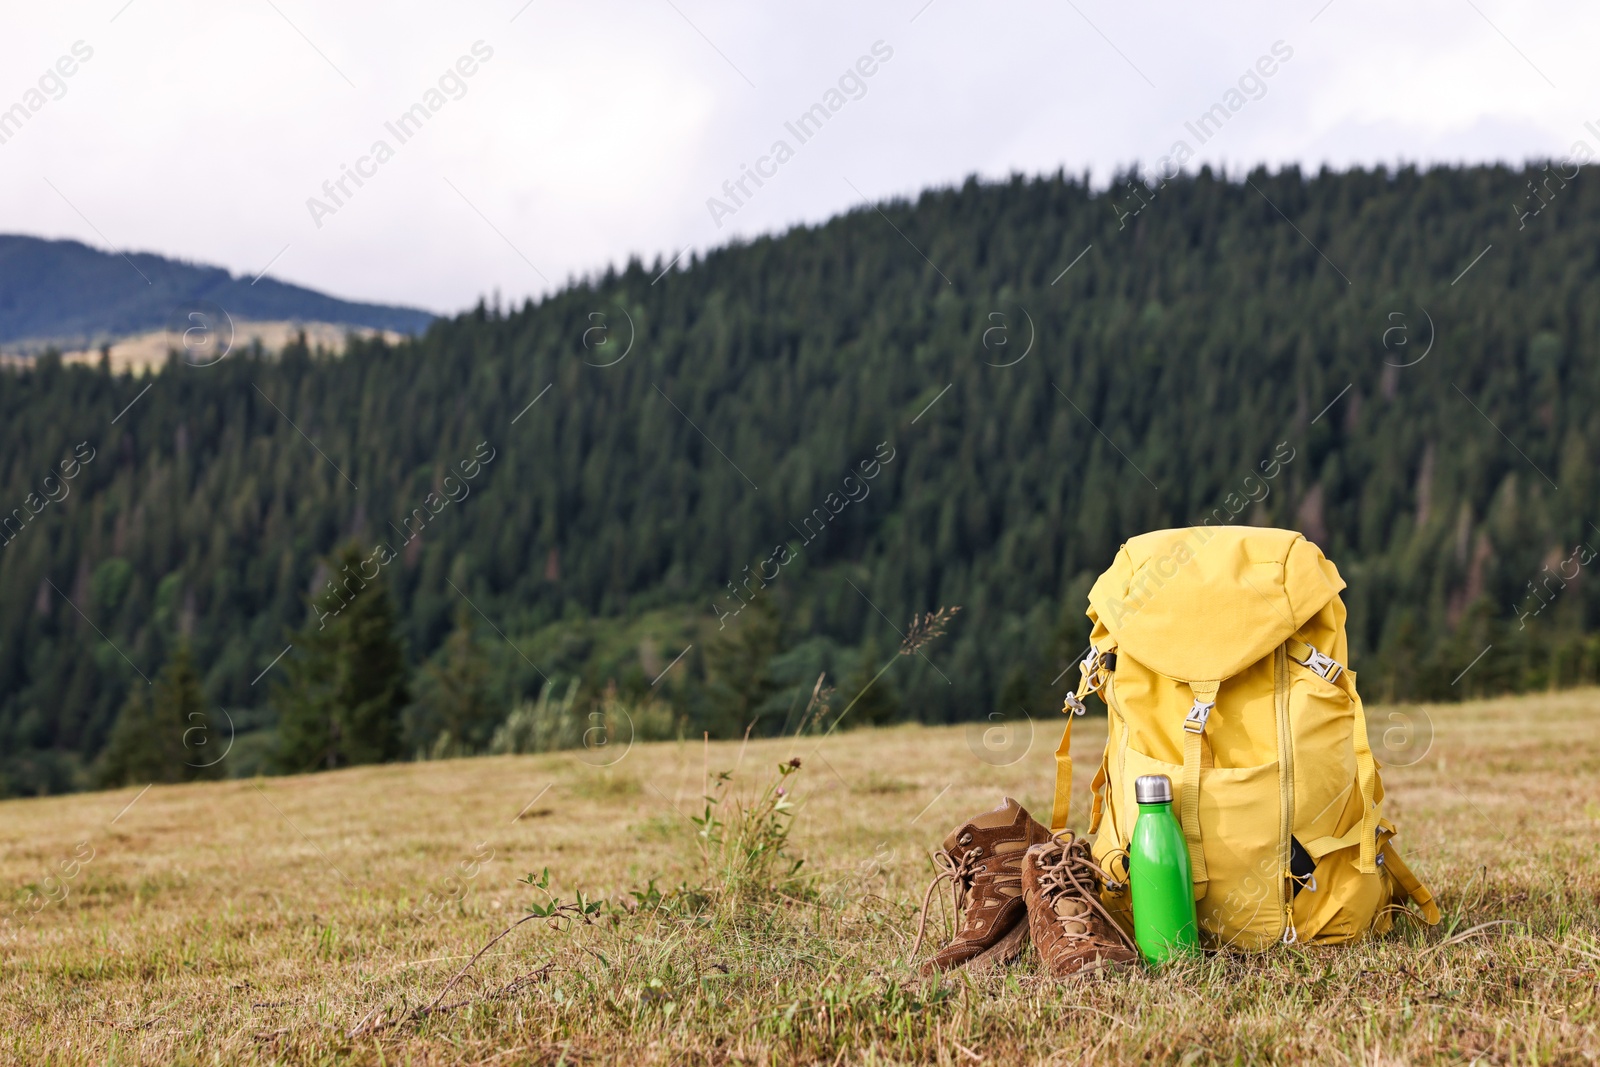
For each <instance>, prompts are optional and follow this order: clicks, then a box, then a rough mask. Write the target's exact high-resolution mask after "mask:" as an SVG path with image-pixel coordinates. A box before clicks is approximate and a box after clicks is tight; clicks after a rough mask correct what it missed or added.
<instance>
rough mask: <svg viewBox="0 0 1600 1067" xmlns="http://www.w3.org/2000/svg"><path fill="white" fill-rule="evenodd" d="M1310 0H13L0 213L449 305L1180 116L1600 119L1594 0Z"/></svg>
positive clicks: (1216, 152) (146, 247)
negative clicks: (410, 113) (1185, 0)
mask: <svg viewBox="0 0 1600 1067" xmlns="http://www.w3.org/2000/svg"><path fill="white" fill-rule="evenodd" d="M1324 4H1325V0H1310V2H1300V0H1289V2H1286V3H1265V2H1262V3H1221V2H1219V3H1210V4H1168V5H1159V4H1156V5H1152V4H1125V3H1114V2H1112V0H1059V2H1055V3H1045V2H1031V0H1022V2H1006V3H993V2H991V3H975V2H971V0H932V2H931V3H926V2H925V0H890V2H881V3H878V2H872V3H861V2H859V0H857V2H855V3H836V2H832V0H828V2H817V0H812V2H808V3H805V4H791V5H785V6H783V7H781V8H780V7H779V6H778V5H753V4H740V5H734V4H730V3H721V4H716V3H711V2H709V0H632V2H616V0H585V2H583V3H581V4H580V3H566V4H558V3H554V2H552V0H532V2H531V3H529V2H526V0H464V2H457V3H451V4H446V3H432V4H424V3H411V2H390V3H383V4H380V3H376V2H372V0H340V2H339V3H337V4H330V3H313V2H311V0H227V2H225V3H217V2H215V0H210V2H200V0H132V2H131V3H125V0H95V2H93V3H74V2H63V3H50V4H28V5H27V6H26V8H24V7H23V5H22V4H21V2H20V0H8V2H7V4H6V9H5V12H4V14H3V15H0V28H3V30H4V32H3V33H0V113H3V112H4V110H5V109H11V108H13V105H21V108H22V111H21V112H18V111H15V110H13V111H12V112H11V115H12V118H11V125H10V126H7V125H5V123H4V116H3V114H0V134H6V135H9V136H8V139H7V140H5V142H4V143H0V232H21V233H29V234H36V235H40V236H46V237H74V238H78V239H80V240H83V241H85V242H87V243H88V244H91V245H94V246H96V247H100V248H106V249H111V248H117V249H136V250H141V251H152V252H160V253H163V254H166V255H171V256H177V257H181V258H184V259H189V260H194V261H199V262H204V263H214V264H219V265H222V266H225V267H227V268H229V269H231V270H232V271H234V272H235V273H242V274H245V275H248V276H254V275H255V274H256V273H257V272H259V271H261V270H262V269H263V268H264V267H267V266H268V264H269V263H270V264H271V266H270V274H271V275H272V276H274V277H277V278H280V279H282V280H285V281H290V282H296V283H299V284H303V285H309V286H312V287H315V288H318V289H322V290H325V291H327V292H330V293H332V294H334V295H337V296H342V297H347V298H358V299H365V300H377V301H386V302H396V303H407V304H413V305H417V306H421V307H425V308H428V309H430V310H433V311H439V312H448V311H453V310H456V309H459V308H462V307H465V306H467V305H469V304H470V303H472V302H473V301H475V300H476V299H477V298H478V296H479V295H480V294H486V293H491V292H493V291H494V290H496V289H499V290H500V291H501V292H502V293H503V294H504V295H505V296H506V297H507V298H508V299H520V298H521V297H523V296H526V295H537V294H539V293H543V292H548V291H549V290H550V289H551V288H553V287H556V286H559V285H561V284H563V283H564V282H565V281H566V279H568V278H569V277H572V276H574V275H581V274H584V273H587V272H591V271H593V270H596V269H599V268H603V267H604V266H605V265H606V264H608V263H617V262H621V261H622V260H625V259H626V258H627V257H628V256H629V255H632V254H638V255H641V256H642V257H644V258H645V259H646V260H647V261H653V260H654V259H655V258H656V257H657V256H658V255H659V256H662V257H663V259H664V260H670V259H671V258H672V257H674V256H676V255H677V254H678V253H679V252H680V251H681V250H683V249H685V248H686V247H692V248H704V247H707V246H710V245H715V244H719V243H722V242H725V241H727V240H728V239H729V238H730V237H734V236H747V235H752V234H758V233H763V232H771V231H775V230H782V229H784V228H786V227H788V226H791V225H793V224H795V223H798V222H813V221H819V220H822V219H825V218H827V217H828V216H830V215H832V214H835V213H837V212H839V211H842V210H846V209H848V208H850V207H851V206H853V205H855V204H859V203H860V202H861V201H862V199H863V198H868V199H878V198H884V197H889V196H897V195H911V194H914V193H915V192H916V191H918V190H920V189H923V188H926V187H928V186H933V185H943V184H950V183H955V182H959V181H960V180H962V179H963V178H964V177H966V176H967V175H969V174H973V173H977V174H979V175H984V176H988V177H1001V176H1004V175H1006V174H1008V173H1010V172H1013V171H1021V172H1023V173H1028V174H1034V173H1040V172H1046V171H1054V170H1056V169H1057V168H1058V167H1065V168H1066V169H1067V170H1068V171H1069V172H1072V173H1082V172H1084V171H1089V172H1090V173H1092V174H1093V176H1094V178H1095V180H1096V181H1097V182H1098V183H1102V184H1103V183H1104V182H1105V181H1106V180H1107V178H1108V177H1109V176H1110V174H1111V173H1112V172H1113V171H1114V170H1116V169H1119V168H1121V167H1124V166H1126V165H1128V164H1131V163H1134V162H1140V163H1142V164H1144V165H1145V166H1146V167H1147V168H1153V167H1155V166H1156V165H1157V163H1158V161H1159V160H1160V159H1161V157H1163V156H1166V155H1168V154H1169V153H1170V152H1171V151H1172V150H1173V148H1174V146H1175V144H1176V143H1177V142H1179V141H1182V142H1184V143H1185V144H1186V145H1187V146H1188V148H1189V149H1190V150H1192V151H1193V152H1194V156H1193V158H1192V159H1191V160H1189V162H1188V164H1187V165H1188V168H1189V169H1191V170H1192V169H1195V168H1196V167H1197V166H1198V164H1199V163H1201V162H1210V163H1212V164H1214V165H1215V164H1222V165H1225V166H1226V167H1227V168H1228V170H1229V171H1230V172H1233V173H1237V172H1238V171H1241V170H1243V169H1246V168H1248V167H1249V166H1252V165H1254V164H1256V163H1262V162H1264V163H1268V164H1270V165H1274V166H1276V165H1280V164H1283V163H1288V162H1296V161H1298V162H1300V163H1302V164H1305V165H1309V166H1312V167H1315V166H1318V165H1321V164H1322V163H1325V162H1326V163H1330V164H1333V165H1335V166H1347V165H1349V164H1352V163H1362V164H1373V163H1380V162H1385V163H1391V164H1392V163H1394V162H1396V161H1407V162H1420V163H1428V162H1435V161H1445V162H1459V161H1484V160H1509V161H1516V162H1520V161H1522V160H1525V159H1528V158H1531V157H1544V156H1556V157H1560V156H1563V155H1565V154H1566V153H1567V151H1568V150H1569V149H1570V147H1571V146H1572V144H1573V142H1574V141H1576V140H1578V139H1580V138H1582V139H1586V140H1588V141H1589V143H1590V144H1591V145H1592V146H1595V147H1596V148H1600V136H1597V135H1596V134H1595V133H1591V132H1589V131H1586V130H1585V129H1584V124H1585V122H1591V121H1592V122H1595V123H1596V127H1597V129H1600V64H1596V63H1595V62H1594V60H1593V56H1592V54H1591V53H1592V48H1593V45H1594V42H1595V41H1596V40H1597V30H1600V8H1597V7H1596V6H1595V5H1592V4H1588V5H1585V4H1577V3H1561V4H1554V5H1535V4H1528V3H1515V2H1513V0H1420V2H1408V3H1405V4H1398V3H1393V2H1391V0H1385V2H1383V3H1372V2H1362V0H1333V2H1332V3H1331V4H1326V6H1324ZM1275 45H1276V54H1275V52H1274V46H1275ZM75 47H76V50H77V55H76V57H75V56H74V48H75ZM475 47H476V53H475V52H474V49H475ZM875 49H876V54H875ZM86 53H90V54H89V55H88V58H86V59H84V58H82V57H83V56H84V55H85V54H86ZM63 57H66V59H65V61H63ZM463 57H465V58H463ZM864 57H865V58H864ZM63 70H71V71H72V73H71V74H70V76H64V75H63V74H61V73H60V71H63ZM463 71H471V73H470V74H466V73H463ZM865 71H870V74H868V73H863V72H865ZM1266 71H1270V74H1268V73H1265V72H1266ZM441 79H442V84H441ZM1241 79H1243V80H1244V83H1243V85H1242V86H1241ZM430 90H432V91H433V92H431V93H430ZM1230 90H1234V91H1235V93H1234V94H1233V95H1230ZM419 104H420V105H421V109H420V110H419V111H418V112H417V114H418V115H421V114H424V113H425V114H426V119H425V120H424V119H422V118H414V119H413V120H412V124H413V127H415V126H420V129H415V128H410V127H408V128H405V129H401V128H400V127H398V126H396V129H397V130H399V132H400V133H401V134H402V135H404V137H405V139H404V140H402V139H401V137H400V136H397V135H396V132H395V131H394V130H391V129H389V128H388V126H386V124H396V123H397V121H398V119H399V118H400V116H401V115H403V114H405V113H406V112H407V110H408V109H410V108H411V107H412V106H413V105H419ZM819 104H820V105H821V106H822V108H823V109H824V110H825V111H826V113H827V118H826V121H825V122H824V121H822V120H820V119H813V122H814V123H815V124H817V125H820V127H821V128H820V129H814V128H811V127H805V128H802V127H799V126H798V125H797V120H798V119H799V117H800V116H801V115H802V114H804V113H805V112H807V110H808V109H810V108H811V107H812V106H813V105H819ZM1219 104H1220V105H1222V108H1223V111H1224V112H1226V114H1227V118H1226V121H1225V122H1222V121H1220V120H1216V119H1214V120H1213V122H1214V124H1220V126H1221V128H1220V129H1215V128H1208V129H1205V130H1201V131H1200V132H1202V133H1205V134H1207V139H1206V140H1205V141H1204V143H1202V142H1201V140H1200V138H1199V137H1198V136H1196V133H1195V132H1194V131H1192V130H1191V129H1190V128H1189V127H1188V126H1186V123H1188V124H1194V123H1195V122H1196V121H1197V120H1198V118H1199V117H1200V116H1201V115H1202V114H1203V113H1205V112H1207V110H1208V109H1210V108H1212V106H1213V105H1219ZM24 113H25V115H26V117H25V118H24V117H20V116H21V115H23V114H24ZM786 123H788V124H794V125H795V126H796V129H795V130H791V129H789V128H788V126H786V125H785V124H786ZM1196 129H1199V128H1198V127H1196ZM797 130H798V132H799V133H800V134H804V135H806V139H805V140H804V141H803V142H802V140H801V137H800V136H798V135H797V133H796V131H797ZM780 141H781V142H784V144H785V145H786V146H787V148H788V150H789V153H790V154H785V153H784V152H782V151H781V150H780V151H778V152H777V154H776V155H774V149H775V148H776V145H777V143H778V142H780ZM378 142H383V144H384V145H385V146H386V148H387V152H385V151H384V150H383V149H379V148H378ZM374 153H376V154H374ZM780 158H781V162H780V161H779V160H780ZM380 159H381V161H380ZM347 167H348V168H352V169H355V168H359V169H360V170H361V171H363V172H365V174H366V175H367V176H366V177H364V178H362V184H361V185H359V186H358V185H356V184H355V182H354V179H351V178H349V177H346V176H345V175H346V170H345V168H347ZM746 167H750V168H757V167H759V168H760V170H762V171H763V172H765V174H766V175H767V177H765V178H763V179H762V182H763V184H761V185H760V186H757V185H756V184H755V183H754V182H753V181H752V180H751V179H750V178H748V177H746V178H745V184H744V191H743V192H740V191H739V190H738V188H737V186H734V193H735V194H737V200H735V199H734V198H733V197H732V196H730V195H729V194H728V193H725V192H724V190H723V183H724V182H736V181H737V180H738V179H739V178H740V177H741V176H743V175H744V174H745V173H746V172H745V169H744V168H746ZM341 177H343V178H344V190H343V191H342V192H341V191H340V189H339V187H338V185H337V184H335V183H337V182H338V180H339V179H340V178H341ZM325 182H326V183H329V185H330V188H331V189H332V192H333V194H334V195H330V194H329V193H328V192H326V191H325V190H324V183H325ZM713 197H715V198H716V199H718V200H720V201H721V202H722V204H723V205H724V207H723V208H719V207H717V205H715V204H711V205H708V200H709V199H710V198H713ZM312 198H315V199H316V200H317V201H319V202H320V203H321V205H322V206H321V207H318V206H317V205H316V204H314V203H308V201H310V200H311V199H312ZM724 208H725V209H726V210H725V209H724ZM1507 210H1508V211H1509V210H1511V208H1510V206H1509V205H1508V206H1507Z"/></svg>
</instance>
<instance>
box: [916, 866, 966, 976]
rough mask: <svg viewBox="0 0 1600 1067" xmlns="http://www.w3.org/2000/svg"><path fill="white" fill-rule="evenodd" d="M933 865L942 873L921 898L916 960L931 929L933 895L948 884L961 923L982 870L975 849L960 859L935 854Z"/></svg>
mask: <svg viewBox="0 0 1600 1067" xmlns="http://www.w3.org/2000/svg"><path fill="white" fill-rule="evenodd" d="M933 863H934V866H936V867H938V868H939V873H938V874H936V875H934V876H933V881H931V882H929V883H928V891H927V892H926V893H924V894H922V915H921V917H920V918H919V919H918V920H917V939H916V940H915V941H914V942H912V945H911V955H912V956H913V957H915V956H916V954H917V950H918V949H919V948H921V947H922V935H923V933H924V932H925V931H926V930H927V927H928V905H929V904H930V903H931V902H932V901H933V891H934V890H935V889H938V888H939V883H940V882H944V881H949V883H950V888H951V892H952V897H953V903H954V905H955V914H956V919H957V922H958V923H959V922H960V918H961V916H962V915H964V914H966V907H967V898H968V897H969V896H970V895H971V893H972V883H973V880H974V879H976V878H977V876H978V872H979V871H980V870H981V869H982V866H981V865H980V864H979V863H978V852H977V850H976V849H972V850H968V851H964V852H962V853H961V854H960V855H955V854H952V853H950V852H946V851H945V850H944V849H940V850H939V851H937V852H935V853H934V854H933ZM958 929H959V927H958Z"/></svg>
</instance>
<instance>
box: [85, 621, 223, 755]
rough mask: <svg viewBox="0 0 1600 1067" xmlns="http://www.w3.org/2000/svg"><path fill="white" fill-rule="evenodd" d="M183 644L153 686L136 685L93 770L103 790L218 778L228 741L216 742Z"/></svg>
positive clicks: (191, 664) (186, 646) (215, 725)
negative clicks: (125, 786) (150, 783)
mask: <svg viewBox="0 0 1600 1067" xmlns="http://www.w3.org/2000/svg"><path fill="white" fill-rule="evenodd" d="M218 725H219V724H217V723H216V722H215V721H214V719H213V717H212V716H211V715H210V713H209V711H208V709H207V706H206V701H205V694H204V692H202V690H201V688H200V676H199V675H198V674H197V673H195V669H194V662H193V657H192V656H191V654H190V652H189V646H188V644H187V643H185V644H180V645H179V646H178V649H177V651H176V652H175V653H174V654H173V656H172V659H170V660H169V661H167V664H166V666H165V667H163V668H162V670H161V673H160V674H158V675H157V676H156V680H155V682H154V684H148V683H144V682H135V683H133V685H132V686H131V687H130V688H129V691H128V698H127V700H126V701H124V703H123V705H122V711H121V712H120V713H119V714H118V716H117V722H116V725H115V726H114V727H113V728H112V731H111V739H110V741H109V742H108V743H107V744H106V748H105V751H104V753H103V754H102V756H101V759H100V763H99V766H98V768H97V773H96V778H97V779H98V780H99V782H100V784H101V785H105V786H120V785H138V784H142V783H145V782H187V781H193V780H195V779H197V778H217V777H220V776H221V774H222V757H221V756H220V755H219V753H218V751H217V750H218V748H219V747H220V748H221V751H222V752H226V746H227V745H228V744H229V742H230V741H231V738H227V737H226V736H218V733H219V731H218V729H216V727H217V726H218Z"/></svg>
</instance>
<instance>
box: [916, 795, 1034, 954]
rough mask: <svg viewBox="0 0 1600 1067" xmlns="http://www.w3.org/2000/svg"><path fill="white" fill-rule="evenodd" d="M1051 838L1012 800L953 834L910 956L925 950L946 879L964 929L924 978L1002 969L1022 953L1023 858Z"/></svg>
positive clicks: (1024, 909) (925, 898)
mask: <svg viewBox="0 0 1600 1067" xmlns="http://www.w3.org/2000/svg"><path fill="white" fill-rule="evenodd" d="M1049 839H1050V831H1049V830H1046V829H1045V828H1044V827H1043V826H1040V825H1039V824H1038V823H1037V822H1036V821H1034V818H1033V816H1031V815H1029V814H1028V812H1027V811H1026V809H1024V808H1023V806H1022V805H1021V804H1018V803H1017V802H1016V801H1015V800H1012V799H1011V798H1010V797H1006V798H1005V800H1004V802H1003V803H1002V804H1001V805H1000V806H999V807H998V808H996V809H994V810H993V811H986V812H984V813H983V814H982V815H979V816H978V817H977V818H975V819H973V820H971V821H970V822H967V823H963V824H962V825H960V826H958V827H956V828H955V829H954V830H951V831H950V834H949V836H947V837H946V838H945V839H944V847H943V848H942V849H941V850H940V851H939V852H936V853H934V857H933V858H934V862H935V863H937V864H938V865H939V867H940V872H939V875H938V876H937V877H936V878H934V880H933V883H932V884H931V885H929V886H928V892H927V893H926V894H925V895H924V896H923V898H922V921H921V922H920V923H918V925H917V941H916V944H914V945H912V946H911V954H912V955H913V956H915V955H916V954H917V949H918V948H919V947H920V946H921V945H922V935H923V932H924V930H925V929H926V927H927V922H928V904H929V903H930V902H931V901H932V900H933V891H934V889H936V888H937V887H938V885H939V883H940V882H942V881H944V880H945V879H946V878H948V879H949V880H950V884H951V887H952V889H953V891H954V894H955V910H956V915H957V921H958V922H959V923H960V927H959V928H958V929H957V930H956V935H955V937H954V938H953V939H952V940H951V942H950V943H949V944H948V945H946V946H945V947H944V948H942V949H940V950H939V951H938V952H936V953H934V955H933V958H932V959H930V960H928V961H927V962H926V963H924V964H923V965H922V973H923V974H930V973H932V972H934V971H948V970H951V969H952V968H955V967H960V966H963V965H972V966H977V967H982V966H987V965H990V964H1003V963H1007V962H1010V961H1011V960H1012V959H1014V958H1015V957H1016V955H1017V954H1018V953H1019V952H1021V951H1022V946H1023V945H1024V944H1026V943H1027V937H1028V924H1027V922H1025V921H1024V920H1025V918H1026V915H1027V907H1026V905H1024V904H1023V902H1022V857H1023V856H1024V855H1025V854H1026V853H1027V850H1028V846H1030V845H1034V844H1037V843H1039V842H1041V841H1048V840H1049Z"/></svg>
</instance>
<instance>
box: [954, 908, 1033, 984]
mask: <svg viewBox="0 0 1600 1067" xmlns="http://www.w3.org/2000/svg"><path fill="white" fill-rule="evenodd" d="M1027 946H1028V920H1027V918H1026V917H1024V918H1022V919H1021V920H1019V921H1018V922H1017V925H1015V926H1013V927H1012V928H1011V930H1010V932H1009V933H1007V934H1006V936H1004V937H1002V938H1001V939H1000V940H998V941H996V942H995V943H994V944H993V945H990V946H989V947H988V948H986V949H984V950H983V951H982V952H980V953H978V955H976V956H974V957H972V959H970V960H968V961H967V963H966V967H967V970H969V971H997V970H1000V969H1002V968H1004V967H1005V966H1006V965H1007V964H1009V963H1011V961H1013V960H1015V959H1016V958H1017V957H1018V956H1020V955H1022V950H1023V949H1024V948H1026V947H1027Z"/></svg>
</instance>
